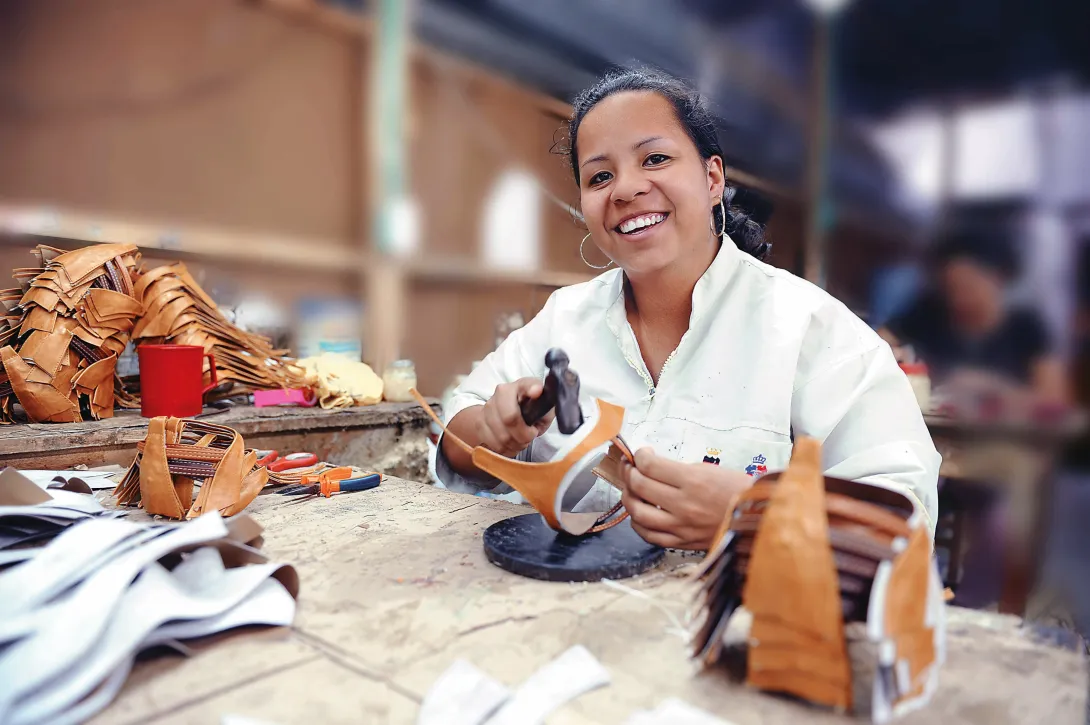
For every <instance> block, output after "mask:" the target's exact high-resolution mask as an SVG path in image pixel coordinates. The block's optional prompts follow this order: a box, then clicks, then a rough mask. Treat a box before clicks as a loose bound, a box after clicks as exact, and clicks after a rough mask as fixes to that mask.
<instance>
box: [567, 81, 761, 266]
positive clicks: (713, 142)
mask: <svg viewBox="0 0 1090 725" xmlns="http://www.w3.org/2000/svg"><path fill="white" fill-rule="evenodd" d="M625 91H649V92H651V93H657V94H659V95H660V96H662V97H663V98H665V99H666V100H668V101H670V103H671V104H672V105H673V106H674V111H675V112H676V113H677V118H678V121H680V122H681V125H682V127H683V128H684V129H685V131H686V133H688V134H689V138H690V139H692V141H693V144H694V145H695V146H696V150H697V151H698V152H699V153H700V157H701V158H702V159H704V160H707V159H710V158H711V157H712V156H718V157H720V158H724V157H723V149H722V147H720V145H719V133H718V131H717V130H716V127H715V119H714V117H713V116H712V114H711V111H709V110H708V104H707V102H706V101H705V100H704V97H703V96H702V95H701V94H700V93H699V92H698V91H697V90H695V89H694V88H692V87H690V86H689V85H687V84H686V83H685V82H683V81H681V80H678V79H677V78H674V77H673V76H671V75H668V74H666V73H662V72H659V71H655V70H647V69H639V70H621V71H615V72H612V73H609V74H607V75H605V76H603V77H602V78H601V79H600V80H599V81H598V82H597V83H595V84H594V85H593V86H591V87H590V88H588V89H587V90H585V91H583V92H582V93H580V94H579V97H578V98H576V99H575V102H574V103H573V104H572V116H571V120H570V121H568V140H567V148H566V149H564V150H565V152H566V153H567V155H568V160H569V161H570V162H571V169H572V174H573V175H574V176H575V183H576V184H578V183H579V158H578V151H576V141H577V140H578V137H579V126H580V124H582V123H583V119H584V118H585V117H586V115H587V113H589V112H590V110H591V109H592V108H594V107H595V106H596V105H598V103H599V102H600V101H602V100H605V99H606V98H609V97H610V96H612V95H614V94H616V93H624V92H625ZM736 193H737V189H735V188H734V187H732V186H730V185H729V184H728V185H726V187H725V188H724V190H723V207H722V208H723V209H726V212H727V218H726V220H725V224H724V219H723V216H722V213H721V211H720V207H719V206H718V205H717V206H716V207H715V208H714V209H713V210H712V217H713V218H714V220H715V228H716V230H719V229H725V230H726V232H727V234H729V235H730V238H731V239H733V240H734V243H735V244H736V245H738V248H739V249H741V250H742V251H743V252H748V253H749V254H751V255H753V256H754V257H756V258H757V259H765V258H766V257H767V256H768V252H769V250H770V249H771V248H772V245H771V244H770V243H769V242H767V241H765V235H764V228H763V227H762V225H761V223H760V222H759V221H757V220H756V219H754V218H753V215H752V214H751V213H750V212H748V211H747V210H745V209H743V208H742V207H740V206H739V205H738V204H737V203H735V204H732V203H731V202H732V201H734V202H737V201H740V199H737V197H736Z"/></svg>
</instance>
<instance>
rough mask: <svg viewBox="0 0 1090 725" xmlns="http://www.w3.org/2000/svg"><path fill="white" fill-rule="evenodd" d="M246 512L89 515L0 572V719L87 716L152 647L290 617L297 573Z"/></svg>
mask: <svg viewBox="0 0 1090 725" xmlns="http://www.w3.org/2000/svg"><path fill="white" fill-rule="evenodd" d="M260 537H261V527H260V526H259V525H258V524H257V523H256V522H255V521H254V520H253V519H251V518H249V517H248V516H238V517H235V518H233V519H230V520H225V519H223V518H222V517H221V516H220V515H219V514H218V513H216V512H212V513H209V514H207V515H205V516H201V517H200V518H198V519H196V520H194V521H189V522H185V523H181V524H178V523H167V524H163V523H157V524H152V523H136V522H133V521H128V520H124V519H110V518H101V517H96V518H91V519H88V520H86V521H82V522H79V523H76V524H73V525H72V526H69V527H68V528H66V529H64V531H63V532H62V533H61V534H60V535H59V536H57V537H56V538H55V539H54V540H53V541H52V542H51V543H49V544H48V545H47V546H44V547H42V548H40V549H38V550H36V551H35V552H34V554H35V555H34V556H31V557H28V558H27V559H26V560H25V561H23V562H22V563H21V564H18V565H17V566H12V567H11V568H9V569H7V570H5V571H3V572H0V682H2V683H3V686H2V687H0V722H3V723H8V724H10V725H39V724H40V725H45V724H46V723H49V724H50V725H55V724H56V723H77V722H85V721H87V720H89V719H91V718H92V717H93V716H94V715H95V714H96V713H98V712H100V711H101V710H103V709H104V708H105V707H106V706H107V705H109V704H110V702H111V701H112V700H113V699H114V698H115V697H116V696H117V693H118V692H119V691H120V690H121V688H122V686H123V685H124V684H125V680H126V678H127V677H128V674H129V671H130V669H131V668H132V665H133V661H134V658H135V657H136V656H137V654H139V653H140V652H141V651H143V650H145V649H149V648H152V647H163V646H166V647H172V648H174V649H177V650H178V651H179V652H180V653H182V654H186V653H187V650H186V648H185V647H184V646H183V645H182V644H181V641H183V640H188V639H193V638H197V637H205V636H208V635H212V634H216V633H219V632H223V631H226V630H229V629H234V628H236V627H242V626H248V625H265V626H290V625H291V624H292V622H293V621H294V618H295V607H296V597H297V596H298V593H299V579H298V575H297V574H296V572H295V570H294V569H293V568H292V567H291V566H287V565H283V564H275V563H270V562H269V561H268V560H267V559H266V557H265V556H264V555H263V554H262V553H261V552H260V551H258V550H257V549H256V548H255V547H256V546H259V545H260Z"/></svg>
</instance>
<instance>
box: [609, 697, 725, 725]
mask: <svg viewBox="0 0 1090 725" xmlns="http://www.w3.org/2000/svg"><path fill="white" fill-rule="evenodd" d="M624 725H733V723H731V722H730V721H728V720H723V719H721V718H718V717H715V716H714V715H712V714H710V713H707V712H705V711H703V710H700V709H698V708H695V707H693V706H692V705H690V704H689V703H687V702H683V701H681V700H678V699H677V698H675V697H671V698H669V699H667V700H663V701H662V702H661V703H659V706H658V707H656V708H655V709H654V710H650V711H649V710H641V711H640V712H635V713H633V714H632V715H631V716H630V717H629V718H628V719H627V720H625V721H624Z"/></svg>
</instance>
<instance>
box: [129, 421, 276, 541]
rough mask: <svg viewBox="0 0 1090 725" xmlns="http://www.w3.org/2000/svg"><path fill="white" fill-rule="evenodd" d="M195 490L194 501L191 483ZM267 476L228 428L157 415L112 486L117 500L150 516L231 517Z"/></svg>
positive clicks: (251, 496)
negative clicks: (197, 490)
mask: <svg viewBox="0 0 1090 725" xmlns="http://www.w3.org/2000/svg"><path fill="white" fill-rule="evenodd" d="M197 480H199V481H201V486H200V493H199V494H198V495H197V499H196V501H194V500H193V490H194V488H195V485H194V484H195V481H197ZM268 480H269V471H268V469H266V468H265V467H264V466H258V465H257V452H256V451H250V450H246V445H245V443H244V441H243V440H242V436H241V435H239V433H238V431H236V430H234V429H233V428H228V427H226V426H222V425H213V424H212V423H205V422H203V421H199V420H189V419H185V418H167V417H158V418H152V419H151V420H150V421H148V435H147V437H146V438H145V439H144V441H143V442H141V443H138V444H137V453H136V458H135V459H134V460H133V462H132V465H131V466H129V470H128V471H126V472H125V477H124V478H122V479H121V484H120V485H119V486H118V487H117V492H116V496H117V502H118V504H120V505H123V506H136V505H139V506H141V507H142V508H143V509H144V510H145V511H147V512H148V513H149V514H155V515H156V516H166V517H167V518H171V519H192V518H195V517H197V516H200V515H201V514H203V513H206V512H209V511H218V512H220V513H222V514H223V515H224V516H231V515H234V514H236V513H238V512H240V511H242V510H243V509H244V508H246V507H247V506H248V505H250V502H251V501H253V500H254V499H255V498H256V497H257V495H258V494H259V493H260V492H261V489H262V488H264V486H265V484H266V483H267V482H268Z"/></svg>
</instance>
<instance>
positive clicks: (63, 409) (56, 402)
mask: <svg viewBox="0 0 1090 725" xmlns="http://www.w3.org/2000/svg"><path fill="white" fill-rule="evenodd" d="M0 362H3V365H4V369H5V371H6V372H7V376H8V381H9V382H10V383H11V388H12V391H13V392H14V395H15V397H16V398H17V399H18V400H19V402H20V403H21V404H22V406H23V410H25V411H26V413H27V416H28V417H29V418H30V419H31V420H33V421H36V422H40V423H76V422H79V420H80V413H79V406H78V405H76V404H75V403H73V402H72V401H71V400H69V399H68V398H67V397H65V396H64V395H63V394H61V393H60V392H58V391H57V390H56V388H54V387H53V386H52V385H50V384H49V383H35V382H31V381H28V380H27V378H28V377H29V376H30V374H31V373H32V372H33V370H32V369H31V367H30V366H29V365H27V364H26V363H25V362H23V359H22V358H21V357H19V354H18V353H17V352H15V350H13V349H12V348H11V347H10V346H8V347H4V348H2V349H0Z"/></svg>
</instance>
